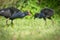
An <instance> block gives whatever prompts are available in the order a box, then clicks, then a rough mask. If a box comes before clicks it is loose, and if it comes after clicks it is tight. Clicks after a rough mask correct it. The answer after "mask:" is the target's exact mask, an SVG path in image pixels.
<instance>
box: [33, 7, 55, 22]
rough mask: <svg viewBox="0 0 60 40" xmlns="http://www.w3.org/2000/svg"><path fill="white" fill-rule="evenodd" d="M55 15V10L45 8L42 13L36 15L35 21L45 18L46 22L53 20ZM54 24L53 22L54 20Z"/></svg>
mask: <svg viewBox="0 0 60 40" xmlns="http://www.w3.org/2000/svg"><path fill="white" fill-rule="evenodd" d="M53 15H54V11H53V9H50V8H44V9H42V10H41V11H40V13H36V14H35V15H34V19H35V18H43V19H44V20H45V21H46V18H48V19H50V20H52V18H51V17H52V16H53ZM52 22H53V20H52Z"/></svg>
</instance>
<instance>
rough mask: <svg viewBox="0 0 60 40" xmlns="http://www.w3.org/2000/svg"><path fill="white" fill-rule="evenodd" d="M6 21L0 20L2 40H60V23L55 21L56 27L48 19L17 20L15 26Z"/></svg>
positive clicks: (0, 36)
mask: <svg viewBox="0 0 60 40" xmlns="http://www.w3.org/2000/svg"><path fill="white" fill-rule="evenodd" d="M5 21H6V20H5V19H4V18H2V19H1V20H0V40H60V21H59V20H58V19H56V20H54V26H53V24H52V22H51V21H50V20H48V19H47V25H45V21H44V20H43V19H35V20H34V19H15V20H14V25H13V26H11V25H10V21H9V22H8V24H9V26H7V25H6V23H5Z"/></svg>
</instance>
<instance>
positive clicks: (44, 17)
mask: <svg viewBox="0 0 60 40" xmlns="http://www.w3.org/2000/svg"><path fill="white" fill-rule="evenodd" d="M43 19H44V21H45V25H47V23H46V18H45V17H44V18H43Z"/></svg>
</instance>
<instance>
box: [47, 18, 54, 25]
mask: <svg viewBox="0 0 60 40" xmlns="http://www.w3.org/2000/svg"><path fill="white" fill-rule="evenodd" d="M48 19H50V20H51V21H52V24H53V25H54V21H53V20H52V18H51V17H48Z"/></svg>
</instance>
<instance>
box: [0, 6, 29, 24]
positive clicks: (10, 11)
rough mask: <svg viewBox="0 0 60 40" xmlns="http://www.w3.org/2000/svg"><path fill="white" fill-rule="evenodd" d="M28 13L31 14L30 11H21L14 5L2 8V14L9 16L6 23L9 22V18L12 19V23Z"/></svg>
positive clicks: (0, 12)
mask: <svg viewBox="0 0 60 40" xmlns="http://www.w3.org/2000/svg"><path fill="white" fill-rule="evenodd" d="M27 15H30V13H29V11H26V12H21V11H20V10H19V9H17V8H14V7H9V8H5V9H1V10H0V16H4V17H5V18H7V20H6V24H7V22H8V19H10V20H11V24H13V20H14V19H16V18H23V17H25V16H27Z"/></svg>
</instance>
